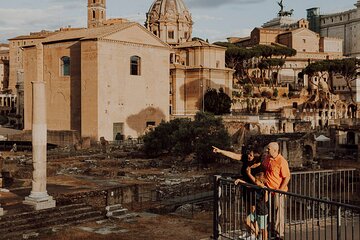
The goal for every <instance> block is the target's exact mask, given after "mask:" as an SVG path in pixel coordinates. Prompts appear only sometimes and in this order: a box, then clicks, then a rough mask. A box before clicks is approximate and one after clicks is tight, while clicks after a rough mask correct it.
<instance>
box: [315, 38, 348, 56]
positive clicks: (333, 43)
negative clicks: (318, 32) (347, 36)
mask: <svg viewBox="0 0 360 240" xmlns="http://www.w3.org/2000/svg"><path fill="white" fill-rule="evenodd" d="M342 45H343V40H342V39H340V38H327V37H322V38H320V51H321V52H330V53H331V52H336V53H342Z"/></svg>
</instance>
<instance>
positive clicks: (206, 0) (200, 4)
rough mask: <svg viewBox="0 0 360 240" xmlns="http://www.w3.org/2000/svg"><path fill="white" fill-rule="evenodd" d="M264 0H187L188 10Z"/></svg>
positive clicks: (263, 0) (262, 0)
mask: <svg viewBox="0 0 360 240" xmlns="http://www.w3.org/2000/svg"><path fill="white" fill-rule="evenodd" d="M265 1H266V0H189V1H187V5H188V6H189V7H190V8H216V7H220V6H224V5H244V4H255V3H261V2H265Z"/></svg>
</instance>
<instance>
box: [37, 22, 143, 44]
mask: <svg viewBox="0 0 360 240" xmlns="http://www.w3.org/2000/svg"><path fill="white" fill-rule="evenodd" d="M135 24H137V23H134V22H128V23H119V24H114V25H110V26H103V27H96V28H85V29H80V30H71V31H60V32H57V33H56V34H54V35H51V36H49V37H47V38H45V39H44V41H43V42H44V43H50V42H61V41H66V40H71V39H82V40H84V39H94V38H101V37H104V36H106V35H108V34H111V33H113V32H117V31H120V30H122V29H125V28H127V27H129V26H132V25H135Z"/></svg>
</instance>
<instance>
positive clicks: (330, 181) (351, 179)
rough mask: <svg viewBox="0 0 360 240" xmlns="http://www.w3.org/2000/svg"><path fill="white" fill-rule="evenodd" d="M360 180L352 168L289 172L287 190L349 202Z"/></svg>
mask: <svg viewBox="0 0 360 240" xmlns="http://www.w3.org/2000/svg"><path fill="white" fill-rule="evenodd" d="M357 182H360V176H359V172H358V171H357V170H356V169H354V168H350V169H338V170H316V171H303V172H293V173H291V181H290V183H289V192H291V193H296V194H299V195H303V196H308V197H313V198H317V199H323V200H329V201H334V202H339V203H351V202H352V199H353V196H354V194H356V188H355V183H357Z"/></svg>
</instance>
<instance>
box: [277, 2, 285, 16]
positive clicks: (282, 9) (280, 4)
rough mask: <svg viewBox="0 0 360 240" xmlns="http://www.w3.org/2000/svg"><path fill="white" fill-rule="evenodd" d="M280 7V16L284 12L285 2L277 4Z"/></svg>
mask: <svg viewBox="0 0 360 240" xmlns="http://www.w3.org/2000/svg"><path fill="white" fill-rule="evenodd" d="M277 3H278V4H279V6H280V11H279V14H280V13H282V12H283V11H284V4H283V0H281V1H280V2H277Z"/></svg>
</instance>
